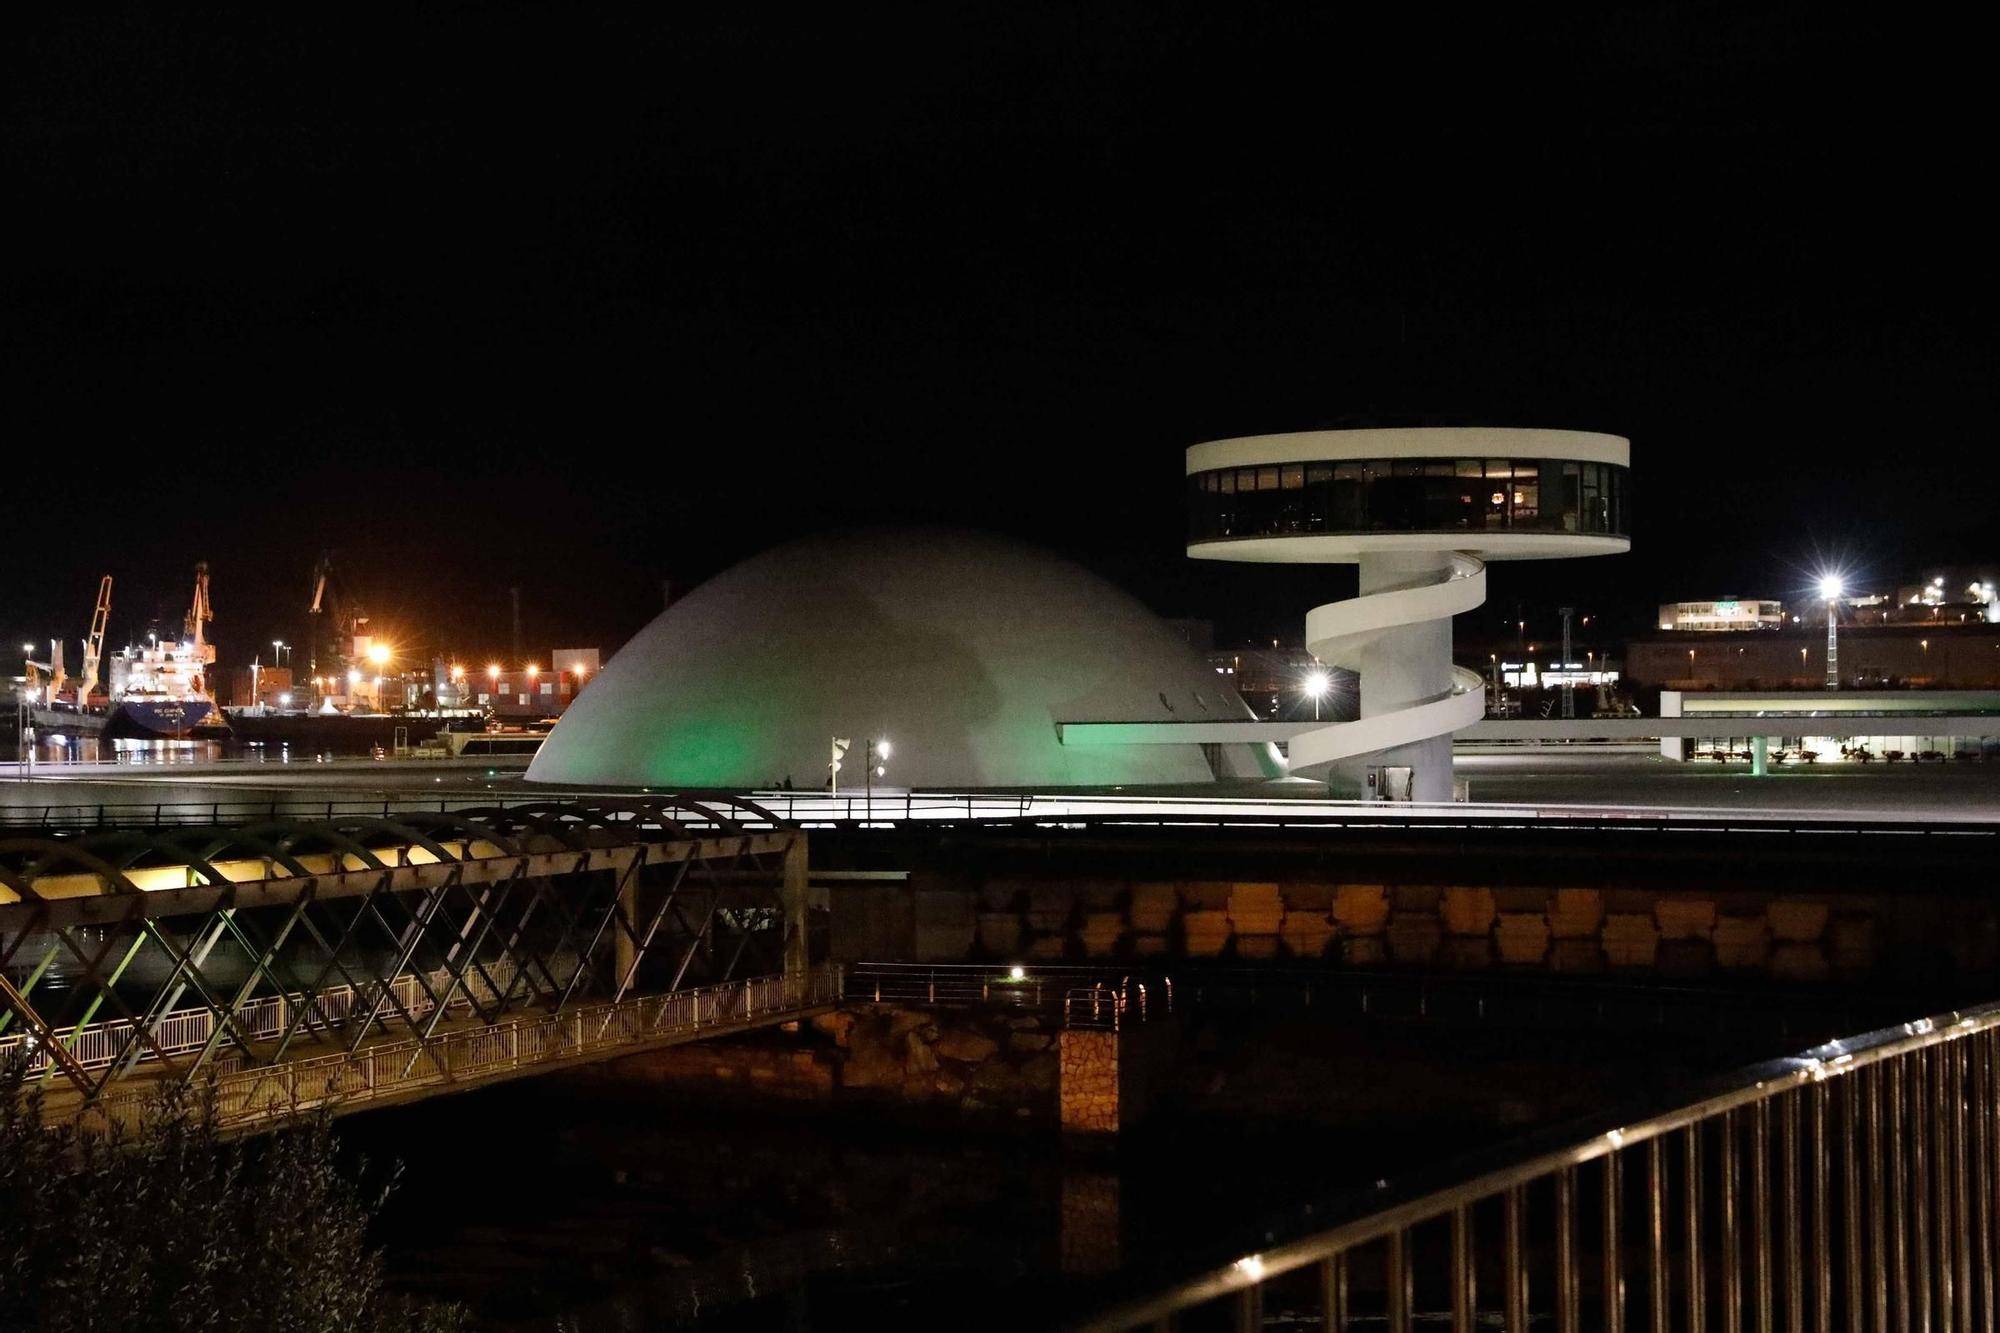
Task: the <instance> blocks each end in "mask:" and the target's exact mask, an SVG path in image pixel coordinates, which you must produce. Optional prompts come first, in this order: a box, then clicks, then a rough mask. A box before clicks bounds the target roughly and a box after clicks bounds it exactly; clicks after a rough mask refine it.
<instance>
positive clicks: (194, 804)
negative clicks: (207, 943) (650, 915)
mask: <svg viewBox="0 0 2000 1333" xmlns="http://www.w3.org/2000/svg"><path fill="white" fill-rule="evenodd" d="M515 791H516V792H517V793H518V794H503V793H501V792H496V791H488V790H481V791H477V792H456V793H438V794H429V795H422V796H419V795H415V794H410V795H402V796H395V795H389V796H380V797H369V798H365V799H364V798H360V797H356V796H351V795H350V796H344V797H339V798H333V799H328V800H324V801H315V800H312V799H310V798H305V797H302V796H300V795H298V794H296V793H288V794H286V795H284V796H281V797H272V798H269V799H266V800H262V801H259V800H254V799H253V800H241V801H157V802H138V803H126V804H99V803H91V802H50V803H45V804H37V805H0V828H18V829H37V830H44V831H78V830H84V829H100V828H101V829H109V828H139V827H150V828H168V827H184V826H206V825H215V824H227V823H245V822H249V821H252V820H257V819H277V818H288V819H328V820H332V819H340V818H349V817H353V818H361V817H372V818H382V819H393V818H395V817H396V816H397V815H408V814H423V813H430V814H446V813H450V812H453V811H460V810H466V809H474V808H477V809H486V810H492V809H513V808H521V807H534V806H543V805H546V804H548V803H550V802H556V801H580V802H586V803H588V802H592V801H620V800H631V801H645V800H653V799H659V797H658V796H657V794H654V793H645V794H638V795H627V796H624V797H620V796H616V795H607V794H605V793H602V792H570V791H566V790H564V789H560V788H543V787H537V788H535V789H534V790H532V791H528V790H525V789H518V788H517V789H515ZM686 795H687V797H688V799H690V800H692V801H696V802H719V803H720V808H721V810H722V811H723V812H725V813H726V814H727V815H728V817H729V821H730V823H731V824H733V825H734V826H735V827H738V828H743V829H765V828H772V827H777V826H798V827H803V828H836V827H840V828H855V827H859V828H869V827H879V828H892V827H898V826H901V825H905V824H912V823H917V824H934V825H942V826H953V825H968V824H978V825H986V824H994V825H1008V824H1012V825H1024V826H1031V827H1048V828H1064V827H1076V828H1083V827H1099V826H1135V827H1145V828H1182V827H1188V828H1205V827H1260V826H1261V827H1274V828H1316V829H1354V830H1361V831H1366V830H1371V829H1412V830H1416V829H1432V830H1440V831H1452V830H1457V831H1475V830H1510V829H1522V828H1530V827H1532V828H1538V829H1571V830H1576V831H1579V832H1592V831H1599V832H1601V831H1603V830H1606V829H1617V830H1620V831H1625V832H1631V831H1642V832H1643V831H1651V832H1659V833H1688V832H1708V833H1732V834H1752V833H1765V834H1774V833H1780V834H1781V833H1844V834H1868V835H1889V836H1896V837H1907V836H1909V835H1912V834H1932V835H1935V836H1938V837H1951V838H1965V837H1973V838H1981V839H2000V821H1993V820H1983V819H1980V818H1978V817H1976V816H1975V817H1969V818H1967V819H1962V820H1961V821H1960V822H1958V823H1946V822H1941V821H1939V820H1938V819H1937V818H1936V816H1935V813H1934V812H1931V811H1929V810H1915V811H1913V812H1911V813H1909V814H1908V815H1899V814H1898V813H1897V812H1894V811H1880V812H1870V814H1869V817H1867V818H1861V817H1857V816H1856V815H1855V814H1853V813H1844V812H1838V811H1833V812H1827V813H1823V814H1817V815H1814V814H1796V813H1782V812H1768V811H1758V810H1730V809H1721V808H1715V809H1704V808H1695V807H1674V808H1671V809H1670V808H1665V807H1660V806H1611V805H1527V804H1514V805H1502V804H1497V803H1485V802H1482V803H1479V804H1476V805H1468V804H1464V803H1451V804H1438V805H1423V804H1409V803H1397V802H1380V801H1337V800H1321V799H1309V798H1292V797H1287V798H1282V799H1254V800H1253V799H1243V798H1229V797H1185V796H1131V795H1123V794H1121V795H1116V796H1109V795H1106V796H1098V795H1090V794H1064V793H1057V794H1040V795H1037V794H1033V793H1024V792H1021V793H1007V792H911V791H882V792H877V793H874V794H872V795H871V794H869V793H867V792H865V791H863V792H852V793H850V792H842V793H841V794H839V795H837V796H835V795H829V794H827V793H825V792H787V791H775V792H773V791H757V792H750V793H747V795H746V794H743V793H737V794H733V795H731V796H722V795H719V794H716V793H703V792H690V793H686ZM743 799H747V800H749V801H752V802H754V803H755V806H756V808H757V810H760V811H762V812H764V813H763V814H758V813H754V812H750V811H746V810H744V809H742V808H739V806H738V805H737V802H738V801H739V800H743ZM675 819H676V822H678V823H680V824H682V825H683V826H684V827H687V828H690V829H693V828H715V827H721V825H720V824H719V823H718V822H716V821H714V820H707V819H704V818H703V817H702V815H701V813H700V812H699V811H697V810H692V809H687V810H683V812H682V813H680V814H677V815H676V816H675Z"/></svg>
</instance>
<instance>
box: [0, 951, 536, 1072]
mask: <svg viewBox="0 0 2000 1333" xmlns="http://www.w3.org/2000/svg"><path fill="white" fill-rule="evenodd" d="M517 971H518V965H517V964H516V963H515V962H514V960H513V959H511V958H495V959H489V960H487V961H485V962H483V963H481V964H480V966H479V968H478V969H468V972H467V974H466V975H465V976H464V977H463V979H462V981H456V980H455V978H454V976H453V974H452V972H451V970H450V969H448V968H442V967H440V968H435V969H433V970H432V971H430V972H427V973H422V974H418V973H414V972H405V973H403V974H402V975H401V976H398V977H396V978H394V979H393V980H391V981H390V982H389V983H388V984H387V986H386V988H383V987H382V983H379V982H377V983H363V989H362V990H361V991H360V992H359V995H360V997H361V1000H362V1004H361V1005H359V1006H357V1005H356V1003H355V999H356V995H357V992H356V990H355V988H354V987H353V986H350V985H345V984H343V985H339V986H328V987H326V988H325V989H323V990H318V991H313V992H310V993H308V992H305V991H289V992H286V993H285V994H282V995H264V996H259V997H258V998H256V999H253V1000H248V1001H245V1002H244V1003H243V1004H242V1005H241V1006H240V1007H239V1008H237V1009H236V1010H235V1011H234V1012H233V1013H232V1014H231V1015H230V1022H231V1026H233V1027H234V1028H235V1029H236V1031H237V1033H238V1034H239V1035H241V1036H242V1037H243V1038H244V1039H245V1040H248V1041H265V1040H270V1039H272V1038H275V1037H278V1036H281V1035H282V1034H283V1033H284V1031H285V1029H286V1026H287V1025H288V1024H289V1023H290V1022H291V1020H292V1018H293V1016H294V1015H296V1014H297V1013H298V1011H299V1010H301V1009H303V1008H305V1007H306V1006H307V1004H308V1003H310V1004H311V1005H312V1009H313V1014H314V1015H316V1017H308V1018H307V1019H306V1020H304V1021H303V1022H302V1023H301V1030H303V1031H308V1032H309V1031H313V1030H315V1029H318V1028H321V1027H325V1026H327V1025H329V1024H338V1023H342V1022H345V1021H346V1019H347V1017H348V1016H349V1015H350V1014H352V1013H353V1012H355V1010H356V1009H357V1008H365V1007H366V1003H367V1001H368V1000H369V999H370V998H372V996H373V995H374V994H375V993H376V992H377V990H378V989H386V991H387V992H388V993H389V994H390V995H393V996H394V997H395V1001H396V1006H397V1007H398V1008H400V1010H401V1012H403V1013H406V1014H409V1015H410V1016H411V1017H421V1016H423V1015H425V1014H428V1013H430V1012H431V1010H432V1009H434V1008H436V1007H437V1006H436V1004H435V1003H434V1002H433V1000H432V998H431V997H432V996H433V995H435V994H437V993H438V992H440V991H444V990H446V989H447V988H448V987H449V988H450V989H451V1001H450V1008H452V1009H453V1010H464V1009H468V1008H471V1007H472V1005H473V1003H474V999H475V995H476V998H477V999H478V1000H480V1001H484V1002H487V1003H491V1002H493V1001H495V1000H497V999H499V998H500V995H501V994H503V993H504V992H505V991H506V989H507V988H508V986H509V985H510V984H511V983H512V982H513V981H514V979H515V974H516V972H517ZM481 973H483V974H484V975H481ZM488 978H490V979H491V980H490V982H489V980H488ZM496 988H498V989H496ZM467 991H472V992H474V993H475V994H467V993H466V992H467ZM546 993H547V991H546V990H545V988H543V987H541V986H538V985H537V984H536V983H535V982H534V981H533V979H532V978H530V979H529V980H527V981H526V982H525V983H524V996H523V998H525V999H533V998H534V997H535V996H537V995H543V994H546ZM395 1012H396V1010H395V1009H390V1010H385V1011H383V1013H382V1014H381V1015H380V1016H379V1017H377V1018H376V1019H375V1021H374V1026H375V1027H377V1028H381V1027H386V1026H387V1025H388V1023H389V1020H390V1018H392V1017H393V1016H394V1015H395ZM216 1021H217V1020H216V1011H215V1010H213V1009H210V1008H207V1007H204V1006H190V1007H188V1008H185V1009H172V1010H169V1011H168V1012H166V1013H165V1014H162V1015H161V1016H160V1017H159V1018H158V1019H157V1020H155V1021H154V1023H153V1025H152V1026H151V1027H150V1028H148V1035H149V1036H150V1038H151V1040H149V1041H146V1042H142V1043H141V1044H140V1045H139V1046H138V1048H137V1049H136V1050H131V1049H130V1048H131V1041H132V1034H133V1031H134V1028H135V1026H136V1025H135V1024H134V1023H133V1021H132V1020H131V1019H127V1018H114V1019H107V1020H106V1021H104V1022H101V1023H87V1024H84V1025H82V1026H80V1027H64V1028H56V1029H55V1030H54V1031H52V1032H51V1033H50V1034H49V1035H50V1036H51V1037H53V1038H54V1039H55V1040H54V1043H53V1044H55V1045H59V1046H61V1047H63V1048H64V1049H65V1050H67V1051H68V1052H69V1055H70V1061H69V1063H71V1064H74V1065H76V1066H77V1067H78V1068H82V1069H102V1068H104V1067H105V1066H107V1065H110V1064H113V1063H114V1062H116V1061H117V1060H118V1059H119V1058H120V1057H122V1056H124V1055H126V1054H127V1052H128V1050H130V1054H131V1056H132V1058H133V1059H135V1060H136V1061H137V1062H139V1063H144V1062H146V1061H150V1060H157V1059H159V1058H160V1056H161V1055H163V1054H165V1055H183V1054H186V1053H187V1052H189V1051H198V1050H202V1049H203V1048H205V1047H206V1046H208V1045H209V1044H210V1038H211V1036H212V1035H213V1034H214V1032H215V1026H216ZM49 1045H50V1043H45V1042H43V1041H42V1040H40V1039H39V1038H38V1037H36V1036H35V1034H33V1033H29V1032H16V1033H14V1034H12V1035H10V1036H5V1037H0V1065H4V1064H5V1063H6V1061H7V1059H8V1057H9V1056H11V1055H12V1053H13V1052H14V1050H15V1049H16V1048H17V1047H21V1048H25V1049H26V1050H27V1052H28V1056H27V1061H26V1064H25V1066H24V1068H25V1070H26V1072H28V1073H31V1074H38V1073H41V1072H42V1071H44V1070H46V1069H47V1068H48V1067H49V1064H50V1059H51V1057H50V1052H49V1049H48V1047H49Z"/></svg>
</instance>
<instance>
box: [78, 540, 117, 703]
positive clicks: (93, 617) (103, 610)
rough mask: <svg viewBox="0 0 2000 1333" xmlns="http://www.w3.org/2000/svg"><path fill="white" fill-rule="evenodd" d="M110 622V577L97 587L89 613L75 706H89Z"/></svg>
mask: <svg viewBox="0 0 2000 1333" xmlns="http://www.w3.org/2000/svg"><path fill="white" fill-rule="evenodd" d="M110 620H111V576H110V575H109V574H106V575H105V576H104V579H103V581H102V582H100V583H99V584H98V585H97V609H96V610H94V611H92V612H91V613H90V634H89V636H88V637H86V638H85V639H84V641H83V679H82V680H81V681H79V682H78V684H77V687H76V706H77V707H78V708H79V709H83V708H88V707H89V706H90V694H91V691H93V690H95V689H96V688H97V668H98V664H99V663H100V662H102V661H103V660H104V627H105V626H106V625H107V624H109V623H110Z"/></svg>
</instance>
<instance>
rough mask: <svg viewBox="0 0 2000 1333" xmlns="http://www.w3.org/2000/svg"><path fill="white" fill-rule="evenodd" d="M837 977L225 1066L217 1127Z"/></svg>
mask: <svg viewBox="0 0 2000 1333" xmlns="http://www.w3.org/2000/svg"><path fill="white" fill-rule="evenodd" d="M840 984H841V983H840V968H839V966H838V965H837V964H820V965H818V966H815V967H813V968H811V969H810V970H808V971H805V972H795V973H782V974H777V975H772V976H763V977H751V978H748V979H745V980H742V981H731V982H725V983H723V984H721V985H717V986H703V987H699V988H695V989H690V990H680V991H670V992H668V993H666V994H662V995H646V996H640V997H636V998H634V999H629V1000H623V1001H620V1002H618V1003H615V1004H599V1005H587V1006H581V1007H578V1008H574V1009H568V1010H564V1011H562V1012H560V1013H556V1014H548V1015H544V1016H540V1017H535V1018H521V1019H515V1020H513V1021H511V1022H506V1023H496V1024H493V1025H491V1026H485V1025H482V1026H477V1027H469V1028H467V1029H465V1030H463V1031H459V1032H450V1033H442V1034H439V1035H437V1036H434V1037H432V1038H431V1039H430V1040H429V1041H422V1040H417V1039H414V1038H413V1039H409V1040H403V1041H391V1042H380V1043H377V1044H375V1045H372V1046H368V1047H365V1048H363V1049H362V1050H359V1051H356V1052H354V1053H353V1054H352V1055H349V1054H345V1053H342V1054H336V1055H324V1056H316V1057H314V1058H311V1059H307V1060H293V1061H289V1062H286V1063H284V1064H278V1065H266V1066H260V1067H255V1068H249V1069H235V1070H228V1071H227V1072H222V1073H220V1074H219V1075H218V1076H217V1077H216V1078H215V1080H214V1082H213V1089H214V1098H215V1113H216V1117H217V1121H218V1123H220V1124H222V1125H223V1126H225V1127H227V1128H230V1129H243V1128H250V1127H254V1126H257V1125H261V1124H266V1123H270V1122H273V1121H281V1120H288V1119H292V1118H295V1117H297V1116H299V1115H302V1114H305V1113H308V1112H311V1111H313V1110H316V1109H318V1108H320V1107H322V1106H332V1107H335V1108H337V1109H339V1110H352V1109H358V1108H360V1107H362V1106H365V1105H367V1104H368V1103H370V1102H374V1101H383V1100H391V1099H397V1098H401V1097H403V1096H406V1095H408V1094H410V1093H413V1092H417V1091H422V1090H426V1089H434V1088H437V1087H440V1086H442V1085H447V1084H466V1085H471V1084H477V1083H482V1082H489V1081H493V1080H495V1079H498V1078H502V1077H506V1076H508V1075H510V1074H513V1073H514V1072H516V1071H519V1070H521V1069H524V1068H529V1067H532V1066H535V1065H544V1064H550V1063H555V1062H560V1061H568V1060H575V1059H579V1058H583V1057H596V1056H603V1055H608V1054H612V1053H615V1052H616V1051H617V1050H619V1049H620V1048H623V1047H634V1048H637V1047H640V1046H649V1045H658V1044H662V1043H665V1042H672V1041H676V1040H692V1039H694V1038H696V1037H701V1036H706V1035H709V1034H711V1033H717V1032H724V1031H729V1030H733V1029H739V1028H744V1027H749V1026H753V1025H756V1024H759V1023H765V1022H771V1021H774V1020H777V1019H781V1018H783V1017H785V1016H787V1015H794V1014H798V1013H802V1012H804V1011H806V1010H810V1009H815V1008H818V1007H820V1006H822V1005H827V1004H832V1003H835V1002H836V1001H838V999H839V998H840ZM156 1095H157V1094H156V1092H154V1091H153V1090H151V1089H148V1088H144V1087H122V1088H118V1089H114V1090H113V1091H112V1092H110V1093H108V1094H107V1095H106V1096H105V1097H103V1098H102V1099H101V1100H100V1101H99V1102H98V1103H97V1107H96V1109H97V1110H99V1111H100V1112H101V1113H102V1114H104V1115H105V1116H106V1117H108V1118H111V1119H118V1120H124V1121H126V1122H128V1123H137V1122H139V1121H140V1120H142V1119H143V1117H144V1115H145V1112H146V1109H147V1108H148V1106H150V1105H151V1104H152V1100H153V1098H154V1097H155V1096H156Z"/></svg>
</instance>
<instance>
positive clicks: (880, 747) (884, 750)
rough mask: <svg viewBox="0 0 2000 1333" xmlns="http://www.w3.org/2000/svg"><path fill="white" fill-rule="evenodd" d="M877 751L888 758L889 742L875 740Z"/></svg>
mask: <svg viewBox="0 0 2000 1333" xmlns="http://www.w3.org/2000/svg"><path fill="white" fill-rule="evenodd" d="M875 753H876V754H878V755H880V756H882V758H884V759H887V758H888V757H889V742H887V741H876V742H875Z"/></svg>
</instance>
